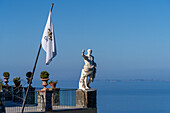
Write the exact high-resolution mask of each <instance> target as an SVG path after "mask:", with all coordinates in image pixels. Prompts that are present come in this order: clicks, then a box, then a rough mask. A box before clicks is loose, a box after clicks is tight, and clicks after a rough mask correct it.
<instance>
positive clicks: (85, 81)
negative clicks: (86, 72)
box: [84, 76, 89, 89]
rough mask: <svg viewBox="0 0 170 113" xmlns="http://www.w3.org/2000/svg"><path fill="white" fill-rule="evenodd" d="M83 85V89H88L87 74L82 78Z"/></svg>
mask: <svg viewBox="0 0 170 113" xmlns="http://www.w3.org/2000/svg"><path fill="white" fill-rule="evenodd" d="M84 86H85V89H89V88H88V87H87V76H85V78H84Z"/></svg>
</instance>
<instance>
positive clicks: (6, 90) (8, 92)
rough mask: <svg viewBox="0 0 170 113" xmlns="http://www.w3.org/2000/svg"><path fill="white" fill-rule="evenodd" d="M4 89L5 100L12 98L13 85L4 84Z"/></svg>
mask: <svg viewBox="0 0 170 113" xmlns="http://www.w3.org/2000/svg"><path fill="white" fill-rule="evenodd" d="M2 90H3V92H4V93H5V95H4V96H5V100H6V101H8V100H12V89H11V86H2Z"/></svg>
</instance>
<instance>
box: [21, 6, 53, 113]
mask: <svg viewBox="0 0 170 113" xmlns="http://www.w3.org/2000/svg"><path fill="white" fill-rule="evenodd" d="M53 5H54V3H52V6H51V9H50V12H52V9H53ZM41 47H42V44H41V43H40V47H39V50H38V54H37V57H36V60H35V64H34V68H33V71H32V75H31V78H30V81H29V85H28V87H27V91H26V94H25V99H24V101H23V104H22V111H21V113H23V112H24V107H25V103H26V100H27V96H28V92H29V89H30V86H31V82H32V79H33V76H34V72H35V69H36V65H37V61H38V58H39V54H40V51H41Z"/></svg>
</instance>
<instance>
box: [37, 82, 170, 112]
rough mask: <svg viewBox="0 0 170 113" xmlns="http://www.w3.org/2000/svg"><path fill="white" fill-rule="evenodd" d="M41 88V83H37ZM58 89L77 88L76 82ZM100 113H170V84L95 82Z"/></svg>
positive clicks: (94, 86) (60, 84)
mask: <svg viewBox="0 0 170 113" xmlns="http://www.w3.org/2000/svg"><path fill="white" fill-rule="evenodd" d="M35 85H36V86H41V82H36V83H35ZM58 87H62V88H77V87H78V83H77V82H76V81H59V83H58ZM92 87H93V88H96V89H97V109H98V113H170V82H166V81H163V82H158V81H139V82H135V81H129V82H126V81H122V82H109V81H97V80H96V81H95V82H94V83H92Z"/></svg>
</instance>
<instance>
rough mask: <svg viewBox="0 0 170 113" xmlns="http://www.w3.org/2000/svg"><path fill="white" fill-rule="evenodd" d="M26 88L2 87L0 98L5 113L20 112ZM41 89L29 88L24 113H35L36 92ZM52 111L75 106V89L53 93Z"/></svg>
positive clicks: (36, 105) (36, 104)
mask: <svg viewBox="0 0 170 113" xmlns="http://www.w3.org/2000/svg"><path fill="white" fill-rule="evenodd" d="M26 89H27V88H26V87H12V86H9V87H3V92H1V93H2V94H1V95H4V98H2V97H3V96H0V98H1V101H2V100H3V101H2V103H3V105H4V106H5V110H6V113H16V112H21V108H22V102H23V100H24V97H25V92H26ZM37 90H41V88H31V89H30V91H29V93H28V97H27V101H26V105H25V109H24V112H36V111H37V107H38V92H37ZM53 96H54V97H53V104H52V108H53V110H57V109H67V108H73V107H75V106H76V89H59V90H58V91H54V92H53Z"/></svg>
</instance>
